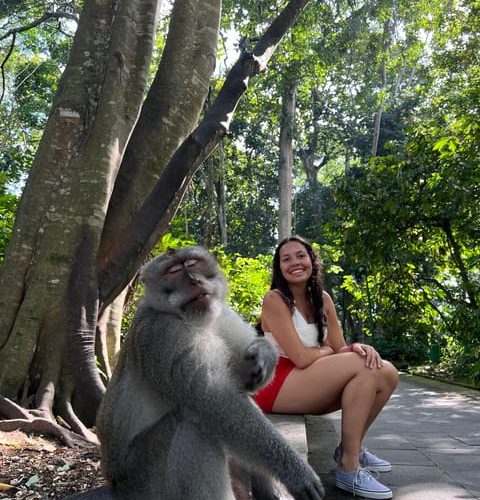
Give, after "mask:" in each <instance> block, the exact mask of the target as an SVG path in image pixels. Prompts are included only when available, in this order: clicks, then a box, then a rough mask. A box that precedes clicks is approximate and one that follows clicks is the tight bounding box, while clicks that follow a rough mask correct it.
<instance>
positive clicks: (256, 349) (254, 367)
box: [242, 338, 278, 392]
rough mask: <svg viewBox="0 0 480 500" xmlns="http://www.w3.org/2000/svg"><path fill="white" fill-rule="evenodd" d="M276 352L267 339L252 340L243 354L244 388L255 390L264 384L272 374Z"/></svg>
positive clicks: (276, 356) (249, 390) (250, 390)
mask: <svg viewBox="0 0 480 500" xmlns="http://www.w3.org/2000/svg"><path fill="white" fill-rule="evenodd" d="M277 360H278V354H277V351H276V349H275V347H274V346H273V345H272V344H271V343H270V342H269V341H268V340H267V339H263V338H259V339H256V340H254V341H253V342H252V343H251V344H250V345H249V346H248V347H247V348H246V349H245V353H244V356H243V364H242V372H243V383H244V390H246V391H248V392H255V391H256V390H257V389H259V388H260V387H262V386H264V385H266V383H267V382H269V381H270V378H271V377H272V375H273V371H274V369H275V365H276V363H277Z"/></svg>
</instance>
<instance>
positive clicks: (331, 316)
mask: <svg viewBox="0 0 480 500" xmlns="http://www.w3.org/2000/svg"><path fill="white" fill-rule="evenodd" d="M323 310H324V311H325V314H326V315H327V328H328V337H327V343H328V345H329V346H330V347H331V348H332V349H333V351H334V352H335V353H340V352H349V351H352V352H356V353H357V354H359V355H360V356H362V357H363V358H365V365H366V366H368V367H370V368H375V367H376V368H381V367H382V366H383V361H382V358H381V357H380V354H378V352H377V351H376V350H375V349H374V348H373V347H372V346H370V345H368V344H360V343H359V342H355V343H353V344H352V345H351V346H347V344H346V343H345V338H344V336H343V332H342V329H341V328H340V324H339V322H338V317H337V311H336V309H335V304H334V303H333V300H332V297H330V295H329V294H328V293H327V292H325V291H324V292H323Z"/></svg>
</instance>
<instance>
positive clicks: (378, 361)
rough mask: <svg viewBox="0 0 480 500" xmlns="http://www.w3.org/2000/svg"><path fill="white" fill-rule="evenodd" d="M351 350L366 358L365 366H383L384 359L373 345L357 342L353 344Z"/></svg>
mask: <svg viewBox="0 0 480 500" xmlns="http://www.w3.org/2000/svg"><path fill="white" fill-rule="evenodd" d="M351 350H352V352H356V353H357V354H359V355H360V356H362V358H365V366H368V367H369V368H382V366H383V360H382V358H381V357H380V354H378V352H377V351H376V350H375V349H374V348H373V347H372V346H371V345H368V344H360V343H358V342H355V343H353V344H352V345H351Z"/></svg>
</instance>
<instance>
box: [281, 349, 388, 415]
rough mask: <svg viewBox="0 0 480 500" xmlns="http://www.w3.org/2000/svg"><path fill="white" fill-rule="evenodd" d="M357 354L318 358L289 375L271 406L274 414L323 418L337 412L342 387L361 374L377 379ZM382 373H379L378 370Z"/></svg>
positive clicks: (372, 370)
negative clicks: (314, 415) (321, 416)
mask: <svg viewBox="0 0 480 500" xmlns="http://www.w3.org/2000/svg"><path fill="white" fill-rule="evenodd" d="M374 370H378V368H374V369H371V368H367V367H366V366H365V361H364V360H363V359H362V358H361V357H360V356H359V355H358V354H356V353H341V354H335V355H332V356H328V357H326V358H321V359H318V360H317V361H315V362H314V363H312V364H311V365H310V366H308V367H307V368H295V369H294V370H292V371H291V372H290V374H289V375H288V377H287V378H286V379H285V382H284V383H283V385H282V388H281V389H280V391H279V392H278V395H277V397H276V399H275V402H274V404H273V412H276V413H313V414H317V415H318V414H325V413H330V412H332V411H335V410H339V409H340V401H341V396H342V392H343V389H344V388H345V386H346V385H347V384H348V382H350V380H352V379H353V378H354V377H355V376H356V375H357V374H359V373H360V372H365V373H369V374H371V375H372V376H375V375H378V374H376V373H375V372H374ZM380 370H381V369H380Z"/></svg>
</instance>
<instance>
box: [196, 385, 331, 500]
mask: <svg viewBox="0 0 480 500" xmlns="http://www.w3.org/2000/svg"><path fill="white" fill-rule="evenodd" d="M203 387H204V388H205V386H203ZM197 388H198V394H197V396H199V397H195V398H194V400H193V401H191V403H192V404H191V406H190V404H189V405H188V406H189V408H191V411H192V412H193V414H194V415H195V421H196V422H199V426H201V427H202V430H203V431H204V432H206V433H208V434H209V435H212V436H213V437H214V438H215V439H218V440H219V441H221V442H223V443H225V445H226V446H227V448H228V449H229V451H230V452H231V453H232V454H233V455H234V456H235V457H237V458H238V459H239V460H240V461H241V462H243V463H245V464H249V467H251V466H252V465H253V469H254V470H255V469H256V468H259V469H260V470H261V471H264V472H267V473H268V474H270V475H272V476H274V477H276V478H278V479H279V480H280V481H281V482H282V483H283V484H285V486H286V487H287V489H288V490H289V491H290V493H291V494H292V495H293V497H294V498H295V499H296V500H320V499H321V498H323V495H324V490H323V486H322V483H321V481H320V479H319V478H318V476H317V475H316V474H315V472H314V471H313V469H312V468H311V467H310V466H309V465H308V464H307V463H306V462H305V461H304V460H303V459H302V457H300V455H298V454H297V452H296V451H295V450H294V449H293V448H292V447H291V446H290V445H289V444H288V443H287V441H286V440H285V439H284V438H283V437H282V436H281V435H280V434H279V433H278V431H277V430H276V429H275V428H274V426H273V425H272V424H271V423H270V421H269V420H268V419H267V418H266V417H265V416H264V415H263V414H262V412H261V411H260V410H259V409H258V408H257V407H256V406H255V405H254V404H253V403H252V402H251V401H250V398H247V397H242V396H241V395H239V394H237V393H234V392H232V391H231V389H229V388H226V387H220V388H216V387H215V388H206V389H205V390H204V391H203V392H202V389H201V388H200V387H198V386H197ZM197 388H195V389H191V390H190V394H192V393H195V391H196V390H197Z"/></svg>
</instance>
